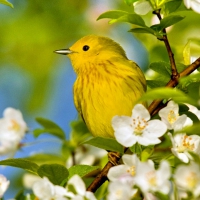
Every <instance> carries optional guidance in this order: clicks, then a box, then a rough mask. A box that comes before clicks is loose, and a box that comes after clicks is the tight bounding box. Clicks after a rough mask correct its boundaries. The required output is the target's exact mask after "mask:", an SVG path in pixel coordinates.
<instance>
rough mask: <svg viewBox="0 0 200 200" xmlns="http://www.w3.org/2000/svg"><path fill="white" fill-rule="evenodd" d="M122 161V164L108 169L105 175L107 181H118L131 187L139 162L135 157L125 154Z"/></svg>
mask: <svg viewBox="0 0 200 200" xmlns="http://www.w3.org/2000/svg"><path fill="white" fill-rule="evenodd" d="M122 160H123V163H124V164H122V165H118V166H114V167H112V168H110V170H109V172H108V175H107V176H108V179H109V180H110V181H120V182H122V183H129V184H132V185H133V184H134V177H135V174H136V168H137V166H138V164H139V162H140V161H139V159H138V157H137V156H136V155H127V154H125V155H123V156H122Z"/></svg>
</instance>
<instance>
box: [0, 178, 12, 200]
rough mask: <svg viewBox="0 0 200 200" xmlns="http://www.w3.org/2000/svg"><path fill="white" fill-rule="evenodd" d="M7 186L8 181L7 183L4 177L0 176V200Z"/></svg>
mask: <svg viewBox="0 0 200 200" xmlns="http://www.w3.org/2000/svg"><path fill="white" fill-rule="evenodd" d="M9 184H10V181H8V180H7V178H6V177H5V176H3V175H2V174H0V198H2V197H3V195H4V193H5V192H6V190H7V189H8V186H9Z"/></svg>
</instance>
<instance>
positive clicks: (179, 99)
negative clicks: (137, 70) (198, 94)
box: [138, 87, 197, 105]
mask: <svg viewBox="0 0 200 200" xmlns="http://www.w3.org/2000/svg"><path fill="white" fill-rule="evenodd" d="M169 98H172V99H173V100H174V101H175V102H176V103H189V104H192V105H197V102H196V101H195V100H194V99H192V98H190V97H189V96H188V95H186V94H185V93H184V92H182V91H180V90H178V89H173V88H166V87H160V88H155V89H152V90H150V91H148V92H147V93H145V94H144V95H143V96H142V97H141V98H140V99H139V100H138V102H144V101H147V100H155V99H160V100H162V99H169Z"/></svg>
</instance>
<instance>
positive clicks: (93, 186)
mask: <svg viewBox="0 0 200 200" xmlns="http://www.w3.org/2000/svg"><path fill="white" fill-rule="evenodd" d="M120 158H121V156H120V154H119V153H118V154H117V155H116V156H112V159H113V161H114V162H115V163H118V161H119V160H120ZM113 166H114V165H113V164H112V163H111V162H110V161H108V162H107V164H106V165H105V167H104V168H103V169H102V171H101V172H100V174H98V175H97V177H95V179H94V181H93V182H92V183H91V184H90V185H89V187H88V188H87V191H90V192H95V191H96V190H97V189H98V188H99V187H100V186H101V185H102V184H103V183H104V182H105V181H106V180H108V178H107V174H108V171H109V169H110V168H111V167H113Z"/></svg>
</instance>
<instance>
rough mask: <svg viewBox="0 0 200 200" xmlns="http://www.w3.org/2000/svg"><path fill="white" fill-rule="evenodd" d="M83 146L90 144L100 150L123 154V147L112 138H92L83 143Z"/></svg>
mask: <svg viewBox="0 0 200 200" xmlns="http://www.w3.org/2000/svg"><path fill="white" fill-rule="evenodd" d="M83 144H90V145H93V146H95V147H98V148H101V149H105V150H109V151H114V152H119V153H121V154H123V153H124V148H123V146H122V145H121V144H119V143H118V142H117V141H116V140H115V139H112V138H102V137H94V138H92V139H90V140H87V141H85V142H83Z"/></svg>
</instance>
